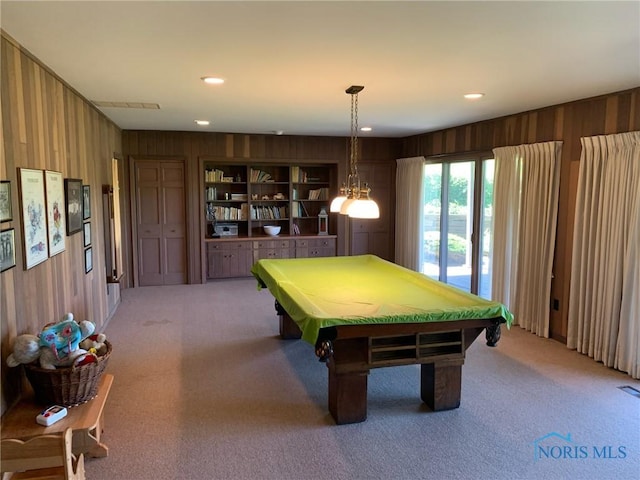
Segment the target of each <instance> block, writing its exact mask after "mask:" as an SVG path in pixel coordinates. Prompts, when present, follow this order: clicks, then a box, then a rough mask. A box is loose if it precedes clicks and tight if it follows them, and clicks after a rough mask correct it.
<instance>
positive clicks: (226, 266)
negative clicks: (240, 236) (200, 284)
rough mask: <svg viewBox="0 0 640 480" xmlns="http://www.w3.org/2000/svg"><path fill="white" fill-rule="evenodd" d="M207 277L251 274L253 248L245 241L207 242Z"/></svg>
mask: <svg viewBox="0 0 640 480" xmlns="http://www.w3.org/2000/svg"><path fill="white" fill-rule="evenodd" d="M206 245H207V248H206V252H207V278H208V279H214V278H230V277H246V276H248V275H251V266H252V265H253V249H252V248H251V244H250V243H249V242H246V241H230V242H224V241H220V242H207V244H206Z"/></svg>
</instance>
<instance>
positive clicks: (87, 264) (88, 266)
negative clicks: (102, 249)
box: [84, 247, 93, 273]
mask: <svg viewBox="0 0 640 480" xmlns="http://www.w3.org/2000/svg"><path fill="white" fill-rule="evenodd" d="M91 270H93V252H92V248H91V247H89V248H87V249H86V250H85V251H84V273H89V272H90V271H91Z"/></svg>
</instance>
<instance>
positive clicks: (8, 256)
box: [0, 228, 16, 272]
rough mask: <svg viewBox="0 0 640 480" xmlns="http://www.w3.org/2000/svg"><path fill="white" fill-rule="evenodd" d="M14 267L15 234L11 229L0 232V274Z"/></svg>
mask: <svg viewBox="0 0 640 480" xmlns="http://www.w3.org/2000/svg"><path fill="white" fill-rule="evenodd" d="M15 266H16V232H15V230H14V229H13V228H8V229H7V230H2V231H0V272H4V271H5V270H9V269H10V268H13V267H15Z"/></svg>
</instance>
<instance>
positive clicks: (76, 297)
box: [0, 32, 121, 413]
mask: <svg viewBox="0 0 640 480" xmlns="http://www.w3.org/2000/svg"><path fill="white" fill-rule="evenodd" d="M1 42H2V43H1V49H2V52H1V55H2V56H1V64H2V73H1V75H2V76H1V89H2V96H1V104H2V105H1V107H2V134H3V141H2V149H1V150H0V156H1V160H2V161H1V162H0V178H2V179H8V180H10V181H11V193H12V195H11V202H12V207H13V220H12V221H11V222H9V223H3V224H2V225H1V228H2V229H5V228H9V227H13V228H15V234H16V235H15V239H16V267H15V268H12V269H10V270H7V271H5V272H3V273H1V274H0V318H1V321H2V341H1V345H2V358H1V359H0V360H1V361H2V367H1V370H2V395H1V396H2V403H1V410H2V413H3V412H4V411H5V410H6V408H7V405H8V404H10V403H11V402H12V401H13V400H14V399H15V398H16V396H17V395H18V393H19V388H20V378H19V376H18V375H17V370H11V369H9V368H7V367H6V364H5V360H6V357H7V356H8V354H9V353H10V352H11V348H10V341H11V339H13V337H15V336H16V335H19V334H22V333H33V334H35V333H38V332H39V331H40V330H41V328H42V327H43V326H44V325H45V324H46V323H49V322H52V321H58V320H59V319H60V318H61V317H62V316H63V315H64V314H65V313H66V312H72V313H73V314H74V315H75V317H76V318H77V319H80V320H84V319H88V320H91V321H93V322H95V323H96V326H97V328H98V329H100V328H101V327H102V326H103V325H104V323H105V321H106V320H107V316H108V315H107V308H108V306H107V294H106V291H107V286H106V274H105V260H104V258H105V256H104V241H103V238H104V237H103V233H104V232H103V226H102V225H103V222H102V194H101V192H102V185H103V184H110V183H111V180H110V175H111V159H112V158H113V157H114V154H115V153H116V152H119V151H121V132H120V130H119V129H118V128H117V127H116V126H115V125H114V124H113V123H112V122H111V121H109V120H108V119H107V118H106V117H105V116H104V115H102V113H100V112H99V111H98V110H97V109H95V108H94V107H93V106H92V105H91V104H89V103H88V102H87V101H86V100H85V99H83V98H82V97H81V96H80V95H78V94H77V93H76V92H75V91H74V90H73V89H72V88H70V87H69V86H68V85H66V84H65V83H64V81H62V80H61V79H60V78H58V77H57V76H56V75H55V74H54V73H53V72H51V71H49V70H48V69H47V68H46V67H44V66H42V65H41V64H40V63H39V62H38V61H37V60H35V59H34V58H33V57H32V56H31V55H30V54H29V53H28V52H26V51H24V50H23V49H22V48H21V47H20V46H19V45H18V44H17V43H15V42H14V41H13V40H12V39H11V38H10V37H8V36H7V35H6V34H5V33H4V32H3V33H2V40H1ZM20 167H24V168H33V169H42V170H55V171H58V172H61V173H62V176H63V177H64V178H81V179H82V180H83V183H84V184H86V185H90V186H91V204H92V212H91V213H92V216H91V229H92V230H91V233H92V248H93V270H92V271H91V272H89V273H88V274H85V268H84V246H83V238H82V233H81V232H80V233H77V234H75V235H72V236H70V237H66V242H65V243H66V249H65V251H64V252H62V253H59V254H58V255H55V256H54V257H51V258H49V259H48V260H47V261H45V262H44V263H41V264H39V265H37V266H35V267H33V268H31V269H30V270H26V271H25V270H24V260H23V234H22V222H21V220H20V201H19V186H18V183H19V182H18V172H17V169H18V168H20Z"/></svg>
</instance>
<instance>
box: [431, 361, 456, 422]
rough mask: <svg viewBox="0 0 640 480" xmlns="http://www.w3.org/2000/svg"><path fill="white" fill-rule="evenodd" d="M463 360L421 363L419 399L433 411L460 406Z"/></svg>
mask: <svg viewBox="0 0 640 480" xmlns="http://www.w3.org/2000/svg"><path fill="white" fill-rule="evenodd" d="M462 363H463V360H454V361H451V362H441V363H423V364H422V365H421V366H420V397H421V398H422V401H423V402H424V403H426V404H427V405H428V406H429V408H431V409H432V410H434V411H438V410H451V409H453V408H458V407H459V406H460V391H461V387H462Z"/></svg>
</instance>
